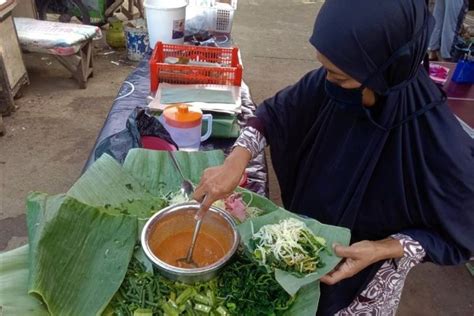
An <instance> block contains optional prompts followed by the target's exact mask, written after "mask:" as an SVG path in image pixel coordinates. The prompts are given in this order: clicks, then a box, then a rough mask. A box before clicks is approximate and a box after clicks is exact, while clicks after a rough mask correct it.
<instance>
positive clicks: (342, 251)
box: [333, 244, 357, 258]
mask: <svg viewBox="0 0 474 316" xmlns="http://www.w3.org/2000/svg"><path fill="white" fill-rule="evenodd" d="M333 249H334V253H335V254H336V256H338V257H341V258H352V257H354V256H356V255H357V251H356V249H354V248H353V247H351V246H349V247H345V246H342V245H339V244H334V246H333Z"/></svg>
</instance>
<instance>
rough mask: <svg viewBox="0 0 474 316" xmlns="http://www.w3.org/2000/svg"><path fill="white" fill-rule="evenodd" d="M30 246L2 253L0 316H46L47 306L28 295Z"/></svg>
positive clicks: (0, 260)
mask: <svg viewBox="0 0 474 316" xmlns="http://www.w3.org/2000/svg"><path fill="white" fill-rule="evenodd" d="M28 253H29V251H28V245H25V246H22V247H19V248H16V249H13V250H10V251H7V252H2V253H0V314H1V315H3V316H13V315H16V316H19V315H31V316H45V315H49V313H48V311H47V310H46V306H45V305H44V304H42V303H41V301H39V300H37V299H36V298H34V297H33V296H30V295H28V275H29V264H28Z"/></svg>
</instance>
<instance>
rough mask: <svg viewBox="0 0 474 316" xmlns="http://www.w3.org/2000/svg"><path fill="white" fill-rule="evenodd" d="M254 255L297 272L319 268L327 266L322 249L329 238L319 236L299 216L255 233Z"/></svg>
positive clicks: (258, 259) (275, 265) (263, 261)
mask: <svg viewBox="0 0 474 316" xmlns="http://www.w3.org/2000/svg"><path fill="white" fill-rule="evenodd" d="M252 242H253V244H254V251H253V257H254V258H255V259H256V260H257V261H258V262H260V263H261V264H263V265H265V266H268V267H271V268H277V269H282V270H285V271H288V272H295V273H297V274H307V273H311V272H315V271H316V270H317V269H318V268H321V267H323V266H324V262H322V261H321V258H320V256H319V253H320V252H321V251H323V250H325V249H326V240H325V239H324V238H321V237H318V236H315V235H314V234H313V233H312V232H311V230H309V229H308V227H306V224H305V223H304V222H303V221H300V220H298V219H296V218H288V219H284V220H281V221H280V222H279V223H277V224H269V225H264V226H262V227H261V228H260V230H259V231H258V232H256V233H254V234H253V236H252Z"/></svg>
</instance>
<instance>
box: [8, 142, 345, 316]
mask: <svg viewBox="0 0 474 316" xmlns="http://www.w3.org/2000/svg"><path fill="white" fill-rule="evenodd" d="M177 158H178V161H179V163H180V165H181V167H182V169H183V171H184V173H185V174H186V176H188V177H189V178H190V179H191V181H192V182H194V183H197V182H199V178H200V176H201V174H202V172H203V170H204V169H205V168H208V167H210V166H216V165H219V164H221V163H222V161H223V159H224V156H223V153H222V152H220V151H214V152H194V153H186V152H178V153H177ZM179 186H180V178H179V177H178V176H177V174H176V171H175V169H174V166H173V165H172V163H171V161H170V160H169V157H168V155H167V153H165V152H157V151H148V150H141V149H135V150H131V151H130V152H129V153H128V155H127V157H126V159H125V161H124V163H123V165H121V164H119V163H118V162H117V161H115V160H114V159H113V158H111V157H110V156H107V155H103V156H102V157H101V158H99V159H98V160H97V161H96V162H95V163H94V164H93V165H92V166H91V167H90V168H89V169H88V170H87V171H86V172H85V173H84V174H83V175H82V176H81V177H80V178H79V179H78V181H77V182H76V183H75V184H74V185H73V186H72V187H71V189H70V190H69V191H68V192H67V193H65V194H60V195H55V196H50V195H47V194H44V193H33V194H31V195H30V196H29V197H28V200H27V214H26V215H27V216H26V217H27V226H28V236H29V245H26V246H23V247H21V248H18V249H14V250H13V251H10V252H7V253H1V254H0V262H2V264H0V310H1V311H2V316H3V315H4V316H8V315H133V316H149V315H172V316H176V315H214V316H223V315H301V316H306V315H307V316H312V315H314V314H315V313H316V310H317V304H318V297H319V283H318V282H315V281H316V280H317V279H318V278H319V277H320V276H321V275H323V274H324V273H326V272H328V271H329V270H331V269H332V268H334V266H335V265H336V264H337V263H338V261H339V259H338V258H337V257H336V256H332V257H331V256H329V255H328V254H325V253H324V252H320V253H319V255H320V261H319V262H320V264H319V265H320V266H321V264H322V263H324V264H325V266H324V267H322V268H320V269H318V270H317V272H318V273H310V274H308V275H305V276H302V277H299V276H295V275H294V274H292V273H290V272H286V271H280V270H278V269H276V268H275V269H274V271H273V270H271V269H267V268H266V267H265V266H262V265H260V263H259V262H258V261H257V260H255V257H253V256H247V251H248V250H250V249H251V247H250V245H249V243H250V241H251V240H252V235H253V234H252V229H251V227H254V226H255V228H256V230H258V229H259V228H261V227H262V226H264V225H267V224H273V223H277V222H278V221H279V220H281V219H285V218H289V217H295V215H294V214H292V213H290V212H287V211H285V210H284V209H282V208H279V207H278V206H276V205H275V204H273V203H272V202H270V201H269V200H267V199H265V198H264V197H261V196H258V195H256V194H253V193H251V192H248V191H240V192H239V193H238V194H236V195H233V196H232V197H231V198H230V199H228V200H227V201H224V202H223V203H224V208H226V209H227V210H228V211H229V212H231V213H233V215H234V216H235V217H237V218H238V220H239V221H240V224H239V225H238V230H239V232H240V235H241V240H242V243H243V247H242V249H243V250H242V251H241V252H240V253H239V254H238V255H236V257H235V258H234V261H233V262H231V263H229V264H228V265H227V266H226V267H224V269H223V270H222V271H221V272H220V274H219V275H218V276H217V277H216V278H215V279H213V280H211V281H209V282H204V283H198V284H193V285H187V284H182V283H180V282H174V281H170V280H167V279H165V278H164V277H163V276H161V275H160V274H159V273H158V272H157V271H153V267H152V266H151V263H150V262H149V261H148V260H147V259H146V258H144V257H143V256H142V257H140V256H139V255H137V253H139V252H138V251H137V249H136V243H137V241H138V236H139V233H140V231H141V227H143V224H144V223H145V221H146V220H147V219H148V218H149V217H150V216H151V215H152V214H154V213H155V212H158V211H159V210H160V209H161V208H163V207H166V206H167V205H168V204H169V203H173V202H174V199H173V194H172V192H176V191H178V190H179ZM170 192H171V193H170ZM242 210H243V211H244V212H242ZM303 221H304V222H305V223H306V224H307V227H308V229H309V230H310V231H311V232H313V233H315V234H316V235H318V236H324V238H325V239H326V240H327V243H328V244H331V243H333V242H339V243H341V244H347V243H348V241H349V236H350V235H349V232H348V231H347V230H345V229H341V228H337V227H332V226H328V225H323V224H321V223H318V222H317V221H315V220H309V219H303ZM267 262H268V260H267Z"/></svg>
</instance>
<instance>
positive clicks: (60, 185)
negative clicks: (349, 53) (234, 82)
mask: <svg viewBox="0 0 474 316" xmlns="http://www.w3.org/2000/svg"><path fill="white" fill-rule="evenodd" d="M320 5H321V1H317V0H308V1H305V0H298V1H296V0H240V1H239V8H238V11H237V13H236V16H235V19H234V29H233V34H234V37H235V41H236V44H237V45H238V46H239V47H240V48H241V50H242V57H243V61H244V66H245V70H244V73H245V76H244V77H245V80H246V82H247V83H248V84H249V86H250V87H251V89H252V95H253V97H254V101H255V102H257V103H258V102H261V101H262V100H263V99H264V98H266V97H270V96H271V95H272V94H273V93H274V92H276V91H278V90H279V89H281V88H283V87H285V86H287V85H289V84H291V83H293V82H294V81H296V80H297V79H298V78H299V77H301V76H302V75H303V74H304V73H306V72H307V71H309V70H311V69H313V68H315V67H318V66H319V65H318V63H317V62H316V61H315V59H314V55H315V54H314V49H313V48H312V47H311V46H310V45H309V43H308V41H307V39H308V37H309V35H310V34H311V30H312V24H313V20H314V16H315V15H316V13H317V12H318V9H319V8H320ZM335 40H337V39H335ZM96 46H97V47H96V56H95V58H96V63H95V72H94V78H92V79H91V80H90V81H89V87H88V88H87V90H80V89H78V88H77V85H76V83H75V82H74V81H73V80H72V79H69V77H70V76H69V74H68V73H67V72H66V71H65V70H64V69H63V68H62V67H61V66H60V65H58V63H57V62H56V61H55V60H53V59H52V58H50V57H48V56H46V55H45V56H42V55H33V54H28V55H25V61H26V65H27V68H28V72H29V75H30V80H31V85H30V86H29V87H27V88H26V89H25V90H24V92H23V97H22V98H20V99H19V100H17V105H18V106H19V109H18V110H17V112H16V113H14V114H13V115H12V116H11V117H7V118H4V121H5V124H6V128H7V135H6V136H4V137H0V250H5V249H11V248H14V247H17V246H18V245H21V244H24V243H26V242H27V239H26V226H25V216H24V201H25V197H26V195H27V194H28V192H30V191H42V192H47V193H50V194H54V193H60V192H65V191H66V190H67V189H68V188H69V187H70V186H71V184H72V183H74V182H75V180H76V179H77V177H78V176H79V175H80V173H81V170H82V167H83V165H84V163H85V161H86V158H87V156H88V155H89V152H90V150H91V148H92V146H93V144H94V142H95V139H96V137H97V135H98V132H99V130H100V128H101V126H102V124H103V122H104V119H105V117H106V115H107V113H108V110H109V108H110V106H111V104H112V102H113V100H114V98H115V96H116V94H117V91H118V88H119V87H120V85H121V82H122V81H123V80H124V79H125V77H126V76H127V75H128V74H129V73H130V71H131V70H132V69H133V65H130V64H125V63H123V62H122V61H121V60H124V53H123V52H116V53H114V54H111V55H103V53H104V52H106V51H108V49H107V48H105V47H104V45H103V44H102V42H98V43H96ZM111 61H119V63H120V64H121V65H120V66H116V65H114V64H112V63H111ZM270 186H271V197H272V199H273V200H275V201H277V202H279V201H280V199H279V191H278V185H277V183H276V179H275V177H274V175H273V173H271V175H270ZM469 293H470V294H469ZM398 314H399V315H440V316H441V315H474V278H473V277H472V276H471V275H470V274H469V273H468V271H467V270H466V268H465V267H464V266H458V267H438V266H435V265H432V264H423V265H420V266H418V267H416V268H415V269H413V271H412V272H411V273H410V276H409V278H408V280H407V282H406V286H405V289H404V292H403V297H402V301H401V304H400V309H399V313H398Z"/></svg>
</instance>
